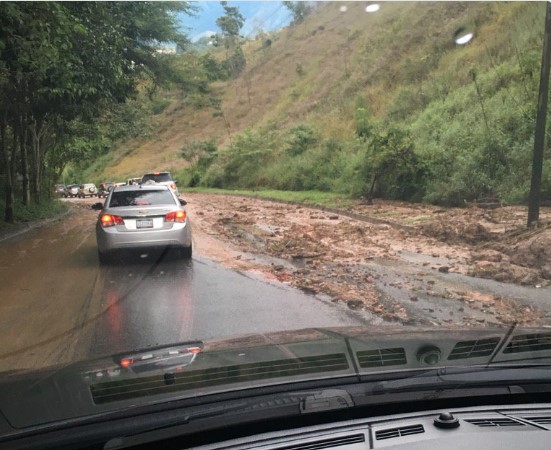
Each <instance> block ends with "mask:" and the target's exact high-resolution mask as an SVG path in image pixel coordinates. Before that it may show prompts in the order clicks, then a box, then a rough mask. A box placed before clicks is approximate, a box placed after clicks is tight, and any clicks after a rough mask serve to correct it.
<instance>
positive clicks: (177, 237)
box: [96, 221, 191, 253]
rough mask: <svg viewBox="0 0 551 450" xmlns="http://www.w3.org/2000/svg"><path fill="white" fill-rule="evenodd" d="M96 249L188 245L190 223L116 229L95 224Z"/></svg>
mask: <svg viewBox="0 0 551 450" xmlns="http://www.w3.org/2000/svg"><path fill="white" fill-rule="evenodd" d="M96 239H97V243H98V250H99V251H100V252H101V253H108V252H111V251H114V250H124V249H140V248H159V247H180V248H181V247H189V246H190V245H191V225H190V223H189V221H187V222H186V223H185V224H174V225H173V228H171V229H169V230H144V231H118V230H117V229H116V227H109V228H102V227H101V226H100V225H97V226H96Z"/></svg>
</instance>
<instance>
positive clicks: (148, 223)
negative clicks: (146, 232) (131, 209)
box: [136, 219, 153, 228]
mask: <svg viewBox="0 0 551 450" xmlns="http://www.w3.org/2000/svg"><path fill="white" fill-rule="evenodd" d="M136 228H153V219H141V220H136Z"/></svg>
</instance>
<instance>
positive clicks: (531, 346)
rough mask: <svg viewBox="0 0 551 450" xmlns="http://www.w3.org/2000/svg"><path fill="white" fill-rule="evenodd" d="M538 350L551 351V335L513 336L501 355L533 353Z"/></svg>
mask: <svg viewBox="0 0 551 450" xmlns="http://www.w3.org/2000/svg"><path fill="white" fill-rule="evenodd" d="M538 350H551V333H539V334H521V335H519V336H514V337H513V338H512V339H511V341H510V342H509V343H508V344H507V347H505V349H504V350H503V353H521V352H535V351H538Z"/></svg>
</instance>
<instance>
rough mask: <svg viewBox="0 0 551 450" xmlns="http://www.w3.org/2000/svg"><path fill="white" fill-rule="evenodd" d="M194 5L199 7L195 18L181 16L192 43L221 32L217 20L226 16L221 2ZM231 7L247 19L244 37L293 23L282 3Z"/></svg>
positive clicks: (205, 2) (245, 2) (250, 3)
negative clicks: (237, 9)
mask: <svg viewBox="0 0 551 450" xmlns="http://www.w3.org/2000/svg"><path fill="white" fill-rule="evenodd" d="M192 5H195V6H197V7H199V11H197V13H196V16H195V17H190V16H187V15H182V16H180V20H181V23H182V25H183V27H184V31H187V34H188V36H189V37H190V38H191V40H192V41H195V40H197V39H199V38H200V37H201V36H203V35H208V34H211V33H213V32H214V33H216V32H219V31H220V29H219V28H218V27H217V26H216V19H218V17H220V16H223V15H224V9H223V8H222V6H221V5H220V2H218V1H216V2H214V1H200V2H192ZM228 5H229V6H237V7H239V10H240V12H241V14H242V15H243V16H244V17H245V25H243V28H242V29H241V34H242V35H243V36H254V35H255V34H256V33H257V32H258V31H259V30H260V29H262V30H263V31H272V30H276V29H278V28H281V27H283V26H285V25H288V24H289V22H290V21H291V14H290V12H289V10H288V9H287V8H286V7H285V6H283V4H282V3H281V2H275V1H264V2H255V1H241V2H228Z"/></svg>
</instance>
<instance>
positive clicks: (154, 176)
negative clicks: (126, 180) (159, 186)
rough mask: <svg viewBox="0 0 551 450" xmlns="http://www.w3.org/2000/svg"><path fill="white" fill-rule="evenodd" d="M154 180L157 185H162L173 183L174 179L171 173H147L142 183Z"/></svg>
mask: <svg viewBox="0 0 551 450" xmlns="http://www.w3.org/2000/svg"><path fill="white" fill-rule="evenodd" d="M150 180H153V181H155V182H156V183H162V182H163V181H172V177H171V176H170V174H169V173H167V172H164V173H147V174H145V175H144V176H143V178H142V183H145V182H146V181H150Z"/></svg>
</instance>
